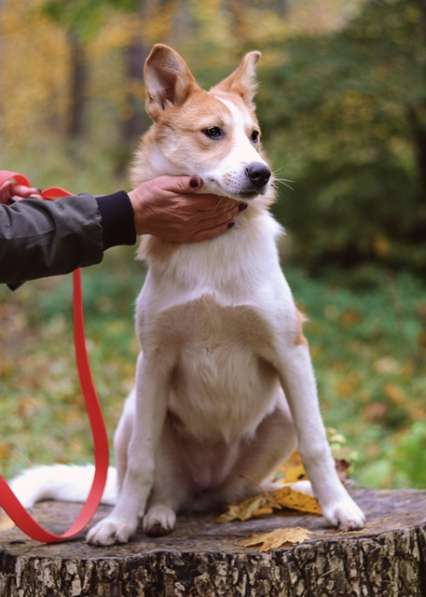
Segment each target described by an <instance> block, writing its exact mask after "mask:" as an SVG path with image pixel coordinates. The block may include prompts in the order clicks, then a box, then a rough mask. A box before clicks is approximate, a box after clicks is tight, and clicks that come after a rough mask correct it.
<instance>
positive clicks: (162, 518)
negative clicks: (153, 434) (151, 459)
mask: <svg viewBox="0 0 426 597" xmlns="http://www.w3.org/2000/svg"><path fill="white" fill-rule="evenodd" d="M190 492H191V489H190V480H189V478H188V474H187V472H186V471H185V470H184V468H183V466H182V455H181V450H180V447H179V441H178V438H176V435H175V431H174V429H173V425H172V423H171V422H170V419H167V420H166V424H165V427H164V433H163V436H162V438H161V443H160V446H159V450H158V452H157V454H156V458H155V476H154V486H153V488H152V492H151V496H150V498H149V502H148V508H147V513H146V514H145V516H144V519H143V530H144V531H145V533H146V534H147V535H151V536H160V535H166V534H167V533H170V532H171V531H172V530H173V529H174V527H175V523H176V513H177V512H178V511H179V509H180V508H181V506H182V505H183V504H184V503H185V502H186V501H187V500H188V497H189V495H190Z"/></svg>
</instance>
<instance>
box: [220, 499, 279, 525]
mask: <svg viewBox="0 0 426 597" xmlns="http://www.w3.org/2000/svg"><path fill="white" fill-rule="evenodd" d="M272 511H273V508H272V506H271V505H270V504H269V503H268V497H267V495H255V496H254V497H251V498H247V499H246V500H243V501H242V502H240V503H238V504H231V505H229V506H228V510H227V511H226V512H225V513H224V514H221V515H220V516H219V517H218V518H217V522H232V521H233V520H249V519H250V518H258V517H259V516H263V515H264V514H272Z"/></svg>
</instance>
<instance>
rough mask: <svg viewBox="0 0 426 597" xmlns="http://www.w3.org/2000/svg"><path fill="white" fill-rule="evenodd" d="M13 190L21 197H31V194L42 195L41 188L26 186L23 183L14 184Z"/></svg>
mask: <svg viewBox="0 0 426 597" xmlns="http://www.w3.org/2000/svg"><path fill="white" fill-rule="evenodd" d="M12 192H13V194H14V195H19V196H20V197H29V196H30V195H40V191H39V189H36V188H35V187H26V186H24V185H21V184H14V185H13V186H12Z"/></svg>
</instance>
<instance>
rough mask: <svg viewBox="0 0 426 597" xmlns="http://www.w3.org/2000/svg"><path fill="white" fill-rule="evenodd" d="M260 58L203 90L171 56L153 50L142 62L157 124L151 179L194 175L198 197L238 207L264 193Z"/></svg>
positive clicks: (267, 177) (253, 56)
mask: <svg viewBox="0 0 426 597" xmlns="http://www.w3.org/2000/svg"><path fill="white" fill-rule="evenodd" d="M259 57H260V53H259V52H249V53H248V54H246V55H245V56H244V58H243V59H242V61H241V63H240V64H239V66H238V67H237V68H236V70H235V71H233V72H232V73H231V74H230V75H229V76H228V77H227V78H226V79H224V80H223V81H221V82H220V83H219V84H218V85H216V86H214V87H213V88H212V89H210V90H209V91H205V90H203V89H201V87H200V86H199V85H198V83H197V82H196V80H195V78H194V76H193V74H192V73H191V71H190V69H189V67H188V66H187V64H186V62H185V61H184V59H183V58H182V57H181V56H180V55H179V54H178V53H177V52H176V51H175V50H173V49H172V48H169V47H168V46H165V45H162V44H157V45H155V46H154V47H153V49H152V50H151V53H150V54H149V56H148V58H147V60H146V62H145V86H146V91H147V99H146V110H147V112H148V114H149V116H150V117H151V118H152V120H153V121H154V126H153V127H152V129H151V133H150V135H149V139H150V141H151V143H150V147H149V161H150V168H151V173H152V175H153V176H155V175H162V174H169V175H175V174H176V175H180V174H189V175H192V174H198V175H199V176H201V177H202V178H203V180H204V182H205V185H204V188H203V192H211V193H214V194H216V195H223V196H227V197H231V198H234V199H238V200H247V201H248V200H252V199H254V198H255V197H257V196H259V195H263V196H265V195H266V194H268V193H267V192H268V190H269V189H270V187H271V170H270V167H269V165H268V163H267V162H266V160H265V157H264V155H263V153H262V149H261V142H260V128H259V123H258V121H257V118H256V114H255V106H254V103H253V97H254V94H255V90H256V80H255V77H256V63H257V61H258V59H259ZM143 154H144V155H143ZM143 154H142V153H140V154H139V157H137V158H136V163H135V168H134V172H135V173H136V172H137V169H138V166H140V167H143V165H142V160H144V159H145V160H146V159H147V153H146V152H143ZM139 160H140V164H138V161H139Z"/></svg>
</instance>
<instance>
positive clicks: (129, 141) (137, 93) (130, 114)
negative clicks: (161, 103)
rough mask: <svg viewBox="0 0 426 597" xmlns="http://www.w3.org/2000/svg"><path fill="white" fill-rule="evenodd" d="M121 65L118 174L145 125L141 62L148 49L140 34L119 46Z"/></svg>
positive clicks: (120, 172) (126, 163)
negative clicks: (122, 47) (120, 48)
mask: <svg viewBox="0 0 426 597" xmlns="http://www.w3.org/2000/svg"><path fill="white" fill-rule="evenodd" d="M123 56H124V68H125V92H124V109H123V114H122V117H121V120H120V143H119V144H118V145H119V146H118V149H117V161H116V174H118V175H122V174H123V172H124V171H125V169H126V167H127V165H128V163H129V160H130V157H131V155H132V154H133V152H134V150H135V147H136V141H137V139H138V138H139V137H140V135H141V134H142V133H143V131H144V130H146V129H147V127H148V125H149V119H148V117H147V115H146V114H145V110H144V97H143V94H142V93H141V90H142V87H143V65H144V62H145V59H146V57H147V56H148V50H147V48H146V47H145V45H144V43H143V41H142V39H140V36H137V37H135V38H133V39H131V40H130V42H129V43H128V44H127V46H126V47H125V48H124V49H123Z"/></svg>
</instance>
